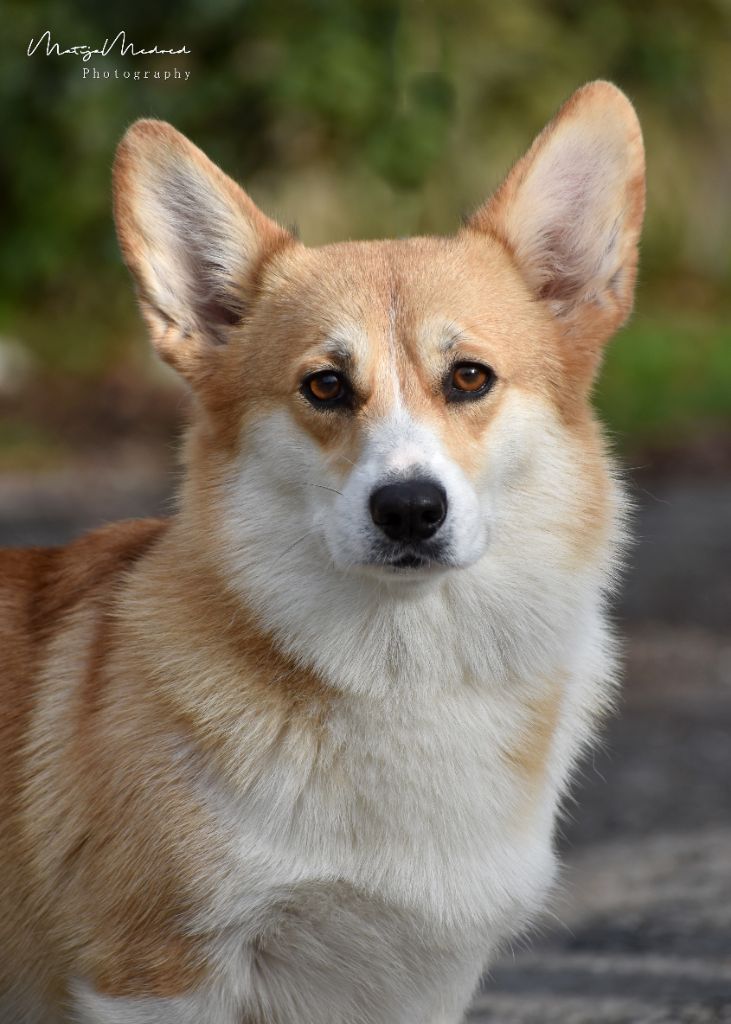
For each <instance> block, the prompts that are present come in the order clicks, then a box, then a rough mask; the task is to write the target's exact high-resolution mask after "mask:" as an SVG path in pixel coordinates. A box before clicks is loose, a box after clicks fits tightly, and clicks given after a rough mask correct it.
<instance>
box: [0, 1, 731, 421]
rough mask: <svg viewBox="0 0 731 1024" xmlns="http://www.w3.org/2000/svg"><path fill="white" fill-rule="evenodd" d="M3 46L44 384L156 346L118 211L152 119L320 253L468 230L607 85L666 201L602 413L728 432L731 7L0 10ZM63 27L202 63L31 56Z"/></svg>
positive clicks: (5, 307)
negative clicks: (632, 124) (349, 241)
mask: <svg viewBox="0 0 731 1024" xmlns="http://www.w3.org/2000/svg"><path fill="white" fill-rule="evenodd" d="M0 24H1V25H2V60H1V61H0V123H2V126H3V145H2V148H1V149H0V228H1V232H2V234H1V236H0V334H4V335H9V336H14V337H17V338H19V339H20V340H21V341H22V342H23V343H24V344H26V345H28V346H30V347H31V349H32V350H33V351H34V352H35V354H36V355H37V357H38V358H39V360H40V361H41V362H42V363H43V364H45V365H47V366H50V367H54V368H56V369H57V370H58V371H59V372H69V373H92V374H93V373H99V372H101V371H104V370H105V369H108V368H109V367H110V366H113V365H115V364H117V363H118V362H119V361H120V360H121V361H124V360H125V359H128V358H129V353H130V351H134V348H135V346H136V345H139V344H140V340H141V338H142V328H141V325H140V323H139V321H138V320H137V318H136V314H135V311H134V303H133V299H132V291H131V287H130V284H129V282H128V280H127V277H126V274H125V272H124V270H123V268H122V266H121V262H120V259H119V256H118V252H117V247H116V241H115V238H114V232H113V225H112V219H111V203H110V189H109V179H110V167H111V163H112V159H113V154H114V148H115V145H116V143H117V141H118V139H119V138H120V136H121V134H122V133H123V131H124V129H125V127H126V126H127V125H128V124H129V123H130V122H131V121H132V120H133V119H134V118H136V117H139V116H154V117H160V118H164V119H166V120H169V121H171V122H173V123H174V124H175V125H176V126H177V127H178V128H179V129H180V130H181V131H183V132H185V133H186V134H188V135H189V136H190V137H191V138H192V139H193V140H194V141H195V142H196V143H197V144H198V145H200V146H201V147H202V148H204V149H205V150H206V151H207V152H208V153H209V154H210V156H211V157H212V158H213V159H214V160H216V161H217V162H219V163H220V164H221V165H222V166H223V167H224V168H225V169H226V170H227V171H228V172H229V173H231V174H233V175H234V176H235V177H237V178H238V179H239V180H241V181H243V182H244V183H245V185H246V187H247V188H248V189H249V191H250V192H251V193H252V195H253V196H254V198H255V199H256V200H257V201H258V202H259V203H260V204H261V205H263V206H264V207H265V208H266V209H267V210H268V211H269V212H271V213H272V214H274V215H275V216H277V217H278V218H279V219H280V220H282V221H284V222H285V223H292V222H296V223H297V224H298V226H299V228H300V231H301V234H302V236H303V239H304V241H305V242H311V243H319V242H323V241H329V240H334V239H336V238H345V237H355V236H360V237H376V236H380V235H400V234H409V233H414V232H429V231H445V230H446V231H451V230H453V229H454V228H455V226H456V225H457V224H458V223H459V217H460V215H461V214H462V213H463V212H464V211H467V210H469V209H471V208H473V207H474V206H475V205H477V204H478V203H479V202H480V201H481V200H482V199H483V198H484V197H485V195H486V194H487V193H488V192H489V191H490V190H491V188H493V187H494V186H495V185H496V184H497V183H498V182H499V180H500V178H501V176H502V175H503V174H504V172H505V170H506V169H507V167H508V166H509V165H510V164H511V162H512V161H513V160H514V159H515V158H516V157H517V156H519V155H520V153H521V152H522V151H523V150H524V149H525V148H526V146H527V145H528V144H529V143H530V141H531V139H532V138H533V136H534V134H535V133H536V132H537V131H538V130H539V129H540V128H541V127H542V125H543V124H544V123H545V121H546V120H547V119H548V118H549V117H550V116H551V115H552V114H553V112H554V111H555V109H556V108H557V107H558V106H559V104H560V103H561V102H562V101H563V100H564V99H565V98H566V96H567V95H568V94H569V93H570V92H571V91H572V90H573V89H574V88H575V87H576V86H577V85H579V84H581V83H582V82H584V81H586V80H588V79H591V78H597V77H604V78H610V79H612V80H614V81H615V82H617V83H618V84H619V85H620V86H622V87H623V88H624V89H625V90H626V91H627V92H628V94H629V95H630V97H631V98H632V99H633V100H634V102H635V103H636V105H637V108H638V111H639V114H640V118H641V120H642V123H643V127H644V131H645V136H646V144H647V150H648V174H649V197H648V200H649V201H648V217H647V229H646V232H645V236H644V244H643V261H642V267H643V269H642V277H641V289H640V302H639V316H638V319H637V320H636V321H635V324H634V326H633V327H632V328H630V330H629V331H628V332H627V333H626V334H625V335H624V336H623V338H622V339H621V340H620V342H619V343H618V345H617V348H616V355H615V354H612V355H611V356H610V359H609V363H608V367H607V377H606V381H605V384H604V385H603V391H602V393H601V395H600V402H601V404H602V405H603V407H604V408H605V409H606V412H607V414H608V416H609V418H610V421H611V422H612V423H613V424H614V425H615V426H616V427H617V428H618V429H621V430H628V431H630V432H631V431H638V432H640V433H642V432H643V431H646V430H651V431H652V430H658V429H662V426H663V424H664V423H665V422H666V421H667V422H669V420H668V417H669V416H670V414H671V410H672V409H673V408H676V407H677V402H678V399H679V398H680V397H681V396H682V400H681V407H682V408H684V409H685V410H686V414H687V415H686V420H693V418H694V417H695V418H698V417H700V418H703V417H704V416H705V417H706V418H708V417H710V419H711V420H713V421H714V422H715V421H719V420H721V421H725V422H728V419H729V416H730V415H731V412H730V410H731V388H729V387H727V385H728V384H729V366H728V362H729V357H728V341H729V338H728V331H727V329H726V328H725V326H724V318H725V315H726V311H727V309H728V305H727V302H726V299H725V296H726V295H727V294H728V291H729V283H730V282H731V249H730V247H729V238H731V203H730V202H729V194H730V193H731V103H730V102H729V100H730V99H731V5H730V4H729V2H728V0H647V2H644V3H637V2H636V0H596V2H593V3H589V2H586V0H499V2H498V0H495V2H486V0H461V2H460V3H455V2H450V0H418V2H417V0H413V2H410V0H307V2H305V0H243V2H242V0H206V2H205V3H204V2H200V3H193V2H190V0H189V2H187V3H186V2H181V3H176V4H168V5H164V4H153V3H152V2H150V0H125V2H124V3H123V2H121V0H107V2H106V3H105V4H99V3H98V0H76V2H72V0H35V2H33V3H29V2H27V0H0ZM46 29H49V30H50V31H51V34H52V37H53V40H54V41H58V42H59V43H60V44H61V45H62V46H71V45H74V44H78V43H88V44H90V45H94V46H99V45H101V43H102V42H103V41H104V39H105V38H106V37H109V38H112V37H114V36H115V35H116V33H117V32H118V31H119V30H121V29H124V30H125V32H126V34H127V40H128V41H133V42H134V43H135V44H136V45H137V46H138V47H143V46H144V47H149V46H153V45H155V44H157V45H158V46H160V47H179V46H182V45H186V46H187V47H188V48H189V49H190V50H191V53H190V55H188V56H178V57H168V58H165V57H149V58H144V57H131V56H127V57H121V56H120V55H119V53H118V52H115V53H114V54H112V55H109V56H107V57H106V58H103V57H96V58H94V59H93V60H92V61H90V62H89V64H86V65H85V64H84V63H83V62H82V61H81V59H80V58H79V57H74V56H71V55H68V56H60V57H59V56H55V55H52V56H45V54H44V52H42V51H43V47H41V48H40V49H39V51H38V52H36V53H35V54H34V55H33V56H28V55H27V53H26V50H27V47H28V44H29V41H30V40H31V38H34V37H35V38H37V37H38V36H39V35H41V33H42V32H44V31H45V30H46ZM84 67H89V68H92V67H93V68H95V69H97V70H98V71H100V72H103V71H105V70H109V71H111V72H112V74H113V73H114V70H115V69H116V70H117V71H118V72H119V73H120V75H121V74H122V73H123V72H124V71H125V70H130V71H135V70H139V69H160V70H164V69H170V68H172V67H177V68H179V69H183V70H188V71H190V72H191V74H190V78H189V80H188V81H174V80H171V81H155V80H152V79H148V80H146V81H145V80H139V81H134V80H129V79H127V80H125V79H123V78H119V79H114V78H113V77H112V78H110V79H103V78H102V79H100V80H93V79H90V78H86V79H84V78H83V76H82V69H83V68H84ZM679 310H685V311H686V313H687V311H690V313H689V314H688V315H686V314H685V313H684V314H683V316H680V315H679V312H678V311H679ZM688 373H690V374H691V376H692V378H693V381H694V384H693V386H692V388H691V389H690V392H689V391H688V388H687V381H688V377H687V374H688ZM681 380H682V381H683V382H684V385H685V386H684V387H683V386H681V384H680V382H681ZM676 388H679V390H677V391H676V390H675V389H676ZM689 394H690V395H691V396H692V398H691V399H689ZM681 419H682V417H681ZM683 422H685V421H683Z"/></svg>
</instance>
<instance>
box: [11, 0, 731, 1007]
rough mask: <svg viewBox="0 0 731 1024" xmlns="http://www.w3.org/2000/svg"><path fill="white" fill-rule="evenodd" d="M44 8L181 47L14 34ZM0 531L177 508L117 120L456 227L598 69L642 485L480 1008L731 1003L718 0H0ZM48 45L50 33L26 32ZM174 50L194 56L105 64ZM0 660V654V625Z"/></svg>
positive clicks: (326, 220) (608, 402) (269, 175)
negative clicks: (516, 913) (527, 936)
mask: <svg viewBox="0 0 731 1024" xmlns="http://www.w3.org/2000/svg"><path fill="white" fill-rule="evenodd" d="M46 29H49V30H50V31H51V33H52V37H53V39H54V40H56V41H58V42H59V43H60V44H61V45H62V46H71V45H74V44H80V43H88V44H90V45H93V46H99V45H101V43H102V42H103V40H104V39H105V37H109V38H112V37H114V36H115V35H116V34H117V32H118V31H120V30H122V29H124V30H125V31H126V33H127V40H128V41H133V42H134V43H135V44H136V45H137V46H138V47H152V46H154V45H155V44H157V45H158V46H160V47H166V48H168V47H170V48H178V47H180V46H183V45H185V46H187V47H188V49H189V50H190V51H191V52H190V54H189V55H187V56H176V57H171V58H152V57H149V58H144V57H131V56H128V57H126V58H124V57H121V56H120V55H119V54H118V52H115V53H114V54H112V55H110V56H108V57H107V58H101V57H95V58H94V59H93V60H92V61H90V62H89V64H88V65H86V66H88V67H89V68H94V69H96V70H97V71H99V72H100V73H101V74H102V75H103V73H104V72H105V71H110V72H111V73H112V75H113V74H114V71H115V70H116V71H117V72H118V73H119V75H120V77H119V78H116V79H115V78H114V77H111V78H109V79H104V78H103V77H102V78H100V79H93V78H91V76H89V77H87V78H86V79H85V78H83V76H82V68H83V67H84V65H83V63H82V62H81V60H80V58H78V57H74V56H71V55H69V56H64V57H58V56H50V57H46V56H44V55H43V53H42V52H40V51H39V52H37V53H36V54H35V55H34V56H32V57H29V56H27V54H26V49H27V47H28V43H29V41H30V39H31V38H33V37H36V38H37V37H38V36H39V35H40V34H41V33H43V32H44V31H45V30H46ZM0 47H1V51H0V125H1V126H2V142H1V144H0V408H1V410H2V416H0V543H10V544H21V543H56V542H61V541H64V540H66V539H68V538H70V537H72V536H74V535H76V534H77V533H78V532H80V531H81V530H82V529H84V528H86V527H89V526H92V525H95V524H97V523H99V522H103V521H106V520H109V519H114V518H117V517H121V516H125V515H142V514H148V513H149V512H155V511H167V510H169V509H170V507H171V498H170V494H171V490H172V483H173V480H174V463H175V451H176V442H175V438H176V436H177V433H178V430H179V426H180V423H181V421H182V420H183V419H184V417H185V410H186V401H185V397H184V394H183V392H182V390H181V389H180V388H179V386H178V385H177V384H176V382H175V381H174V379H173V377H172V375H171V374H170V373H169V372H168V371H167V370H164V369H163V368H162V367H160V366H159V365H158V364H157V363H156V361H155V360H154V359H153V358H152V356H151V355H150V352H149V348H148V345H147V342H146V339H145V337H144V331H143V327H142V323H141V320H140V318H139V317H138V314H137V311H136V309H135V304H134V298H133V294H132V287H131V282H130V281H129V280H128V277H127V274H126V271H125V269H124V267H123V266H122V263H121V260H120V257H119V254H118V250H117V245H116V241H115V237H114V229H113V223H112V217H111V196H110V171H111V164H112V160H113V155H114V149H115V146H116V143H117V141H118V140H119V138H120V136H121V135H122V133H123V132H124V130H125V128H126V127H127V125H128V124H129V123H130V122H131V121H133V120H134V119H135V118H137V117H139V116H155V117H160V118H164V119H166V120H169V121H171V122H172V123H173V124H175V125H176V126H177V127H178V128H179V129H180V130H181V131H183V132H185V133H186V134H188V135H189V136H190V137H191V138H192V139H193V140H194V141H195V142H196V143H197V144H198V145H200V146H201V147H202V148H203V149H205V150H206V151H207V152H208V153H209V155H210V156H211V157H212V158H213V159H214V160H216V161H217V162H218V163H220V164H221V166H223V168H224V169H225V170H226V171H228V172H229V173H230V174H232V175H233V176H234V177H236V178H238V179H239V180H240V181H241V182H242V183H243V184H244V185H245V186H246V188H247V189H248V190H249V191H250V192H251V194H252V195H253V197H254V198H255V200H256V201H257V202H259V203H260V205H262V206H263V207H264V208H265V209H266V210H267V211H268V212H270V213H271V214H273V215H274V216H276V217H277V218H278V219H280V220H281V221H282V222H284V223H286V224H297V225H298V227H299V230H300V233H301V235H302V238H303V240H304V241H305V242H310V243H320V242H326V241H333V240H337V239H344V238H350V237H366V238H369V237H378V236H384V235H402V234H410V233H416V232H430V231H452V230H454V229H455V228H456V227H457V225H458V224H459V221H460V217H461V216H462V215H463V214H464V213H466V212H468V211H470V210H471V209H473V208H474V207H475V206H476V205H477V204H478V203H480V202H481V201H482V200H483V198H485V196H486V195H487V194H488V193H489V192H490V191H491V190H492V189H493V188H494V187H495V186H496V185H497V184H498V183H499V182H500V180H501V178H502V176H503V175H504V173H505V172H506V170H507V169H508V168H509V166H510V165H511V163H512V162H513V161H514V160H515V159H516V158H517V157H518V156H520V155H521V153H522V152H523V151H524V149H525V148H526V147H527V146H528V144H529V143H530V141H531V140H532V138H533V136H534V135H535V133H536V132H537V131H539V130H540V128H541V127H542V126H543V125H544V123H545V122H546V121H547V120H548V119H549V118H550V117H551V116H552V114H553V113H554V112H555V110H556V109H557V107H558V106H559V105H560V103H561V102H562V101H563V100H564V99H565V98H566V97H567V96H568V95H569V94H570V93H571V92H572V91H573V90H574V89H575V88H576V87H577V86H578V85H580V84H582V83H583V82H584V81H586V80H588V79H592V78H597V77H604V78H609V79H612V80H613V81H615V82H617V83H618V84H619V85H620V86H621V87H622V88H624V89H625V91H626V92H627V93H628V94H629V96H630V97H631V99H632V100H633V101H634V103H635V104H636V106H637V109H638V112H639V115H640V119H641V121H642V124H643V128H644V132H645V138H646V146H647V157H648V185H649V191H648V210H647V221H646V230H645V233H644V240H643V246H642V260H641V273H640V278H639V284H638V292H637V303H636V311H635V314H634V316H633V319H632V321H631V323H630V324H629V325H628V326H627V327H626V328H625V329H624V330H623V331H622V332H621V333H620V335H619V336H618V337H617V338H616V339H615V341H614V342H613V343H612V345H611V347H610V349H609V351H608V354H607V359H606V365H605V369H604V373H603V375H602V378H601V381H600V383H599V385H598V388H597V394H596V401H597V403H598V405H599V407H600V409H601V412H602V414H603V416H604V419H605V421H606V422H607V424H608V429H609V431H610V433H611V435H612V436H613V438H614V443H615V446H616V447H617V449H618V451H619V453H620V455H621V457H622V459H623V463H624V466H625V473H626V476H627V480H628V485H629V487H630V489H631V492H632V494H633V497H634V500H635V505H636V516H635V527H634V530H635V535H636V538H637V543H636V546H635V547H634V549H633V551H632V552H631V555H630V559H629V570H628V575H627V582H626V586H625V589H624V592H623V595H622V599H621V601H619V602H618V604H617V607H616V611H615V614H616V617H617V619H618V621H619V624H620V629H621V632H622V634H623V635H624V636H625V637H626V638H627V642H626V665H627V671H626V686H625V698H624V702H623V706H622V708H621V709H620V710H621V714H620V715H619V716H618V717H617V718H616V719H615V720H614V722H613V724H611V725H610V727H609V729H608V732H607V738H606V743H605V746H604V748H603V750H602V751H600V752H599V753H597V754H596V756H595V758H594V759H593V761H592V762H590V763H588V764H587V765H586V766H585V768H584V771H583V774H582V779H581V780H580V784H579V786H578V788H577V790H576V791H575V797H576V802H575V803H574V804H570V805H569V807H568V808H567V815H566V818H565V821H564V824H563V826H562V828H561V830H560V837H559V838H560V842H561V844H562V846H563V848H564V850H565V853H566V857H567V859H568V863H569V868H568V870H567V872H566V880H567V881H566V887H565V895H564V897H563V899H562V900H560V901H559V902H558V903H557V907H556V914H557V920H558V919H559V918H560V920H562V921H563V922H564V924H563V925H562V926H558V925H557V924H554V925H553V927H549V926H547V925H546V926H544V929H543V932H542V936H541V937H539V938H538V939H537V940H535V941H534V943H533V945H532V946H531V947H530V951H528V950H520V949H519V951H518V953H517V954H516V957H515V959H514V960H512V959H510V958H509V959H508V960H506V961H505V962H504V963H502V964H501V965H499V966H498V968H496V970H495V972H494V975H493V977H492V980H491V981H489V982H488V983H487V987H486V990H485V992H486V994H485V995H484V996H481V997H479V998H478V1000H477V1001H476V1003H475V1008H474V1011H473V1013H474V1016H473V1018H472V1019H474V1020H475V1021H478V1020H479V1021H494V1022H500V1024H509V1022H512V1021H515V1022H522V1024H552V1022H555V1024H572V1022H584V1024H612V1022H613V1024H640V1022H643V1024H645V1022H646V1024H679V1022H687V1024H702V1022H713V1021H718V1022H720V1021H726V1022H728V1021H731V899H729V893H731V786H729V781H728V780H729V779H730V778H731V742H730V740H731V646H730V645H729V633H728V624H729V622H730V621H731V580H730V578H729V571H728V567H729V566H730V565H731V531H730V530H729V523H731V481H730V477H729V470H730V469H731V320H730V319H729V313H730V312H731V288H730V287H729V286H730V285H731V242H730V239H731V4H730V3H729V0H644V2H641V3H640V2H638V0H594V2H586V0H494V2H488V0H484V2H481V0H460V2H459V3H455V2H450V0H413V2H410V0H402V2H399V0H308V2H305V0H206V2H200V3H193V2H190V0H189V2H184V0H183V2H179V3H175V4H159V3H153V2H151V0H125V2H124V3H123V2H122V0H106V2H105V3H104V4H100V3H98V0H75V2H72V0H34V2H28V0H0ZM41 49H42V48H41ZM172 68H178V69H179V70H182V71H189V72H190V77H189V79H188V81H181V80H168V81H155V80H154V79H148V80H147V81H145V80H144V79H140V80H137V81H135V80H134V79H131V80H130V79H124V78H123V77H121V76H122V75H123V73H124V72H125V71H131V72H135V71H138V70H160V71H165V70H171V69H172ZM0 658H1V652H0Z"/></svg>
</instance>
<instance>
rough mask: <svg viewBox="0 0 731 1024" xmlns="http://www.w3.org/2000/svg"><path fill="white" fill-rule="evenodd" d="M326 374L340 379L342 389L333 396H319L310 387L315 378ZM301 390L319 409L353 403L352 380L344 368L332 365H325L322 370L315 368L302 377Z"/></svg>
mask: <svg viewBox="0 0 731 1024" xmlns="http://www.w3.org/2000/svg"><path fill="white" fill-rule="evenodd" d="M324 376H331V377H337V378H338V380H339V381H340V388H341V390H340V392H339V393H338V394H337V395H334V396H333V397H332V398H318V397H317V395H315V394H313V392H312V390H311V388H310V384H311V383H312V381H313V380H317V378H318V377H324ZM299 391H300V394H301V395H302V396H303V398H306V399H307V401H308V402H309V403H310V405H311V406H312V407H313V408H314V409H317V410H319V411H324V410H327V409H343V408H351V407H352V404H353V389H352V387H351V385H350V381H349V380H348V378H347V376H346V375H345V374H344V373H343V372H342V370H336V369H333V368H331V367H325V368H324V369H322V370H313V371H312V373H308V374H307V375H306V376H305V377H303V378H302V381H301V383H300V387H299Z"/></svg>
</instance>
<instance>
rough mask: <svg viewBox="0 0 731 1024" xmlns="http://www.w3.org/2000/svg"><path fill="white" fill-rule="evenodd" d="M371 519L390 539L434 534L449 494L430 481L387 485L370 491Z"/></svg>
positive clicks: (443, 515)
mask: <svg viewBox="0 0 731 1024" xmlns="http://www.w3.org/2000/svg"><path fill="white" fill-rule="evenodd" d="M370 508H371V519H372V520H373V522H374V523H375V524H376V526H378V527H380V528H381V529H382V530H383V532H384V533H385V534H386V536H387V537H390V538H391V540H401V541H416V540H427V538H429V537H432V536H433V535H434V534H435V533H436V532H437V530H438V529H439V527H440V526H441V525H442V523H443V522H444V520H445V519H446V516H447V495H446V492H445V490H444V488H443V487H440V486H439V485H438V484H434V483H432V482H431V480H407V481H405V482H404V483H400V484H386V485H385V487H379V488H378V490H377V491H374V492H373V494H371V500H370Z"/></svg>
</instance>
